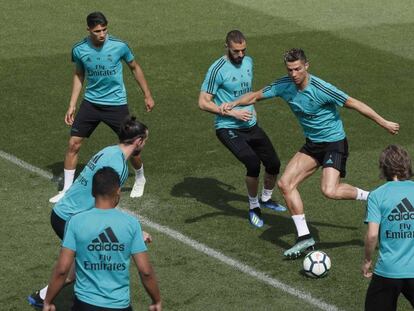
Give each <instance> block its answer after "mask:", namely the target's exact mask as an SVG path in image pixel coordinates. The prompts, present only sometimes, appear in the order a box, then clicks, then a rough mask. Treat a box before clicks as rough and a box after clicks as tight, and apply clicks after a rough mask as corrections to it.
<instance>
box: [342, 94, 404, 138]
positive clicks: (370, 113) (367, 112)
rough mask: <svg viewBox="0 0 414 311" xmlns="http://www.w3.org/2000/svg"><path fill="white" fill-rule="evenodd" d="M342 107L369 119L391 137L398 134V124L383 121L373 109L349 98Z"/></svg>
mask: <svg viewBox="0 0 414 311" xmlns="http://www.w3.org/2000/svg"><path fill="white" fill-rule="evenodd" d="M344 106H345V107H347V108H350V109H354V110H356V111H358V112H359V113H360V114H362V115H363V116H365V117H367V118H368V119H371V120H372V121H374V122H375V123H377V124H378V125H379V126H381V127H383V128H384V129H386V130H387V131H388V132H389V133H391V134H393V135H395V134H398V131H399V130H400V125H399V124H398V123H395V122H391V121H388V120H385V119H384V118H383V117H382V116H380V115H379V114H378V113H377V112H375V110H374V109H372V108H371V107H369V106H368V105H367V104H364V103H363V102H361V101H360V100H358V99H355V98H352V97H349V98H348V99H347V101H346V102H345V105H344Z"/></svg>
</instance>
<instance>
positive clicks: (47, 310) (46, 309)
mask: <svg viewBox="0 0 414 311" xmlns="http://www.w3.org/2000/svg"><path fill="white" fill-rule="evenodd" d="M42 310H43V311H56V307H55V305H54V304H48V303H46V302H45V303H44V304H43V309H42Z"/></svg>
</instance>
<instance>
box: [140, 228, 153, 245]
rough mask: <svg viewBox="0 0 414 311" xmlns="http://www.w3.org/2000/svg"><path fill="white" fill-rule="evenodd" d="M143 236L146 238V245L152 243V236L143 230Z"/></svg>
mask: <svg viewBox="0 0 414 311" xmlns="http://www.w3.org/2000/svg"><path fill="white" fill-rule="evenodd" d="M142 236H143V238H144V242H145V243H147V244H149V243H151V242H152V236H151V234H149V233H148V232H145V231H144V230H142Z"/></svg>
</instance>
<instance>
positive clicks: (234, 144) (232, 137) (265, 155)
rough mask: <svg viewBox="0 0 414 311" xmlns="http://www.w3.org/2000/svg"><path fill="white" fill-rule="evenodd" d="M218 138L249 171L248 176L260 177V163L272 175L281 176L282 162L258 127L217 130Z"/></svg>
mask: <svg viewBox="0 0 414 311" xmlns="http://www.w3.org/2000/svg"><path fill="white" fill-rule="evenodd" d="M216 135H217V138H218V139H219V140H220V141H221V142H222V143H223V145H224V146H226V147H227V148H228V149H229V150H230V151H231V153H233V154H234V156H235V157H236V158H237V159H238V160H239V161H240V162H242V163H243V164H244V165H245V167H246V169H247V176H250V177H258V176H259V174H260V162H262V163H263V165H264V167H265V170H266V172H267V173H268V174H270V175H277V174H279V170H280V160H279V157H278V155H277V153H276V151H275V149H274V148H273V145H272V143H271V141H270V139H269V137H267V135H266V133H265V132H264V131H263V130H262V129H261V128H260V127H259V126H258V125H254V126H252V127H250V128H242V129H229V128H223V129H218V130H216Z"/></svg>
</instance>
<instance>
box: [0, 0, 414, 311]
mask: <svg viewBox="0 0 414 311" xmlns="http://www.w3.org/2000/svg"><path fill="white" fill-rule="evenodd" d="M3 2H4V1H3ZM306 3H307V2H303V3H300V2H299V3H298V8H297V9H298V10H294V9H292V8H291V6H289V7H286V6H285V5H284V4H283V2H282V1H242V2H241V5H239V4H234V3H231V2H229V1H227V2H226V1H224V2H223V1H197V2H193V1H175V2H165V1H151V2H145V1H140V2H128V3H127V4H124V5H122V7H120V6H119V5H117V4H111V3H109V2H108V3H101V2H99V3H98V2H96V3H94V2H88V3H85V2H80V1H74V2H71V4H70V5H69V4H59V6H56V5H53V6H52V4H50V3H49V2H46V1H37V2H36V3H34V2H30V1H20V2H16V3H11V2H8V4H7V6H6V5H3V7H4V8H5V9H4V10H3V12H2V15H3V16H2V17H3V23H4V25H10V27H2V28H1V30H0V33H1V37H2V38H4V39H3V40H2V42H1V43H0V59H1V66H0V73H1V76H2V80H1V82H0V90H1V93H2V101H1V102H0V107H1V111H2V119H3V122H1V123H0V131H1V133H7V134H3V135H1V136H0V145H1V146H2V147H1V148H2V150H4V151H6V152H9V153H11V154H14V155H16V156H17V157H19V158H22V159H24V160H26V161H28V162H30V163H32V164H34V165H36V166H39V167H41V168H43V169H45V170H48V171H51V172H53V173H54V174H56V175H57V174H60V173H61V171H62V168H63V164H62V160H63V155H64V152H65V148H66V143H67V138H68V132H69V131H68V128H67V127H65V125H64V124H63V116H64V113H65V112H66V109H67V103H68V100H69V96H70V88H71V72H72V64H71V63H70V49H71V46H72V44H73V43H75V42H77V41H78V40H80V39H81V38H83V37H84V36H85V35H86V33H85V27H86V26H85V22H84V19H85V16H86V14H87V13H88V12H90V11H93V10H102V11H103V12H104V13H105V14H106V15H107V17H108V19H109V22H110V24H109V30H110V33H111V34H113V35H115V36H118V37H120V38H122V39H124V40H127V41H128V43H129V44H130V46H131V47H132V49H133V51H134V52H135V54H136V57H137V59H138V61H139V62H140V63H141V65H142V67H143V69H144V72H145V74H146V77H147V80H148V82H149V84H150V86H151V89H152V92H153V94H154V98H155V101H156V105H157V106H156V108H155V110H154V112H152V113H150V114H147V113H145V112H144V104H143V100H142V96H141V94H140V93H139V92H138V91H136V86H135V82H134V81H133V79H132V76H131V74H130V73H129V72H128V70H127V69H126V68H125V74H124V75H125V80H126V84H127V91H128V98H129V105H130V109H131V110H132V111H133V112H134V113H136V114H137V115H138V116H139V118H140V119H141V120H142V121H143V122H144V123H146V124H147V125H148V126H149V128H150V140H149V142H148V145H147V146H146V149H145V152H144V155H143V157H144V162H145V171H146V177H147V180H148V183H147V188H146V194H145V196H144V197H143V198H142V199H140V200H130V199H129V198H127V196H124V199H125V203H126V204H127V205H128V206H130V207H131V209H133V210H136V211H138V212H139V213H141V214H142V215H145V216H147V217H149V218H150V219H151V220H153V221H156V222H158V223H160V224H163V225H167V226H169V227H171V228H174V229H176V230H178V231H180V232H182V233H184V234H186V235H188V236H190V237H191V238H193V239H196V240H198V241H200V242H202V243H205V244H207V245H208V246H210V247H213V248H215V249H217V250H220V251H221V252H223V253H224V254H226V255H228V256H231V257H234V258H237V259H238V260H240V261H243V262H244V263H246V264H249V265H250V266H252V267H254V268H255V269H257V270H260V271H263V272H266V273H268V274H269V275H270V276H273V277H276V278H278V279H280V280H282V281H284V282H285V283H288V284H289V285H292V286H294V287H296V288H298V289H301V290H305V291H308V292H310V293H311V294H313V295H314V296H316V297H318V298H320V299H323V300H324V301H326V302H328V303H331V304H334V305H336V306H338V307H340V308H341V309H345V310H353V309H361V308H362V305H363V301H364V294H365V291H366V288H367V285H368V282H367V281H366V280H364V279H362V277H361V276H360V273H359V269H360V262H361V259H362V252H363V250H362V245H363V234H364V232H365V227H364V225H363V224H362V219H363V217H364V204H363V203H360V202H345V201H332V200H327V199H325V198H323V196H322V195H321V194H320V191H319V186H318V185H319V178H320V175H319V173H317V174H316V175H315V176H313V177H312V178H311V179H310V180H309V181H307V182H305V183H304V184H303V186H301V193H302V195H303V199H304V202H305V206H306V215H307V219H308V221H309V224H310V228H311V231H312V232H313V233H314V234H315V236H316V237H317V239H318V240H319V241H320V243H319V245H318V248H319V249H321V250H323V251H326V252H327V253H328V255H329V256H330V257H331V259H332V270H331V272H330V276H329V277H328V278H326V279H323V280H317V281H315V280H308V279H306V278H304V277H303V276H302V275H301V274H299V270H300V267H301V260H298V261H293V262H291V261H284V260H283V258H282V253H283V250H284V249H286V248H287V247H288V246H290V245H292V243H293V241H294V227H293V223H292V221H291V220H290V217H289V216H288V214H275V213H271V212H267V211H265V223H266V225H265V227H264V228H263V229H262V230H254V229H252V228H250V227H249V224H248V220H247V202H246V197H245V186H244V183H243V175H244V169H243V167H242V165H241V164H239V163H238V162H237V161H236V160H235V159H234V158H233V156H232V155H231V154H229V153H228V151H227V150H226V149H225V148H224V147H223V146H221V144H220V143H219V142H218V141H217V139H216V138H215V137H214V136H215V135H214V130H213V117H212V115H209V114H207V113H204V112H200V111H199V110H198V108H197V97H198V92H199V87H200V85H201V82H202V80H203V78H204V75H205V73H206V71H207V68H208V67H209V65H210V64H211V63H212V62H213V61H214V60H215V59H216V58H218V57H219V56H220V55H221V54H222V53H223V40H224V36H225V34H226V32H227V31H228V30H230V29H233V28H240V29H241V30H242V31H244V32H245V34H246V36H247V38H248V53H249V54H250V55H251V56H252V57H253V58H254V61H255V86H256V88H259V87H262V86H264V85H265V84H266V83H268V82H270V81H272V80H273V79H274V78H276V77H279V76H281V75H283V74H285V71H284V68H283V66H282V62H281V55H282V53H283V51H285V50H286V49H288V48H290V47H293V46H300V47H302V48H304V49H305V51H306V52H307V54H308V56H309V58H310V61H311V69H310V71H311V72H312V73H314V74H315V75H318V76H320V77H321V78H323V79H325V80H327V81H329V82H331V83H333V84H336V85H337V86H338V87H339V88H341V89H343V90H344V91H346V92H348V93H349V94H350V95H351V96H354V97H356V98H359V99H361V100H363V101H366V102H367V103H368V104H370V105H371V106H372V107H373V108H375V109H376V110H377V111H378V112H379V113H381V114H383V115H384V116H385V117H386V118H388V119H390V120H394V121H398V122H400V124H401V132H400V134H399V135H398V136H396V137H392V136H390V135H388V134H387V133H386V132H385V131H384V130H382V129H381V128H379V127H378V126H376V125H374V124H373V123H372V122H370V121H367V120H366V119H365V118H363V117H362V116H360V115H358V114H357V113H356V112H354V111H348V110H345V109H342V110H341V115H342V116H343V120H344V123H345V130H346V131H347V134H348V138H349V143H350V151H351V155H350V159H349V163H348V176H349V177H348V178H346V182H349V183H351V184H355V185H358V186H360V187H361V188H367V189H372V188H374V187H375V186H377V185H378V184H379V183H380V182H379V181H378V178H377V176H378V172H377V165H376V162H377V158H378V155H379V152H380V151H381V150H382V148H384V147H385V146H386V145H387V144H389V143H398V144H401V145H404V146H405V147H407V148H408V150H409V151H410V152H411V154H414V145H413V144H412V139H411V135H412V133H414V128H413V125H412V121H411V119H412V107H411V102H410V101H411V98H412V97H413V92H414V91H413V89H412V80H411V79H410V76H409V74H408V73H409V72H411V71H412V70H411V69H412V67H413V65H414V64H413V60H414V52H412V51H413V49H411V48H410V47H412V44H413V43H412V42H414V41H413V40H412V39H413V34H412V33H408V32H407V30H406V29H407V28H408V27H409V26H410V24H409V23H410V21H411V20H412V13H410V12H409V11H408V10H405V4H404V3H403V2H399V3H398V4H396V3H393V4H389V3H387V2H381V3H378V2H377V1H365V2H364V4H363V5H359V4H358V3H359V2H357V1H340V2H339V1H338V3H335V2H329V1H323V2H320V4H318V5H312V6H310V5H306ZM337 5H340V9H339V8H338V7H337ZM166 8H168V9H166ZM207 12H208V13H207ZM297 12H301V13H300V14H297ZM367 15H369V16H370V18H369V19H367V18H365V17H366V16H367ZM11 25H13V27H11ZM388 40H389V41H388ZM410 45H411V46H410ZM274 102H275V101H274V100H273V101H267V102H264V103H261V104H259V105H258V107H257V110H258V116H259V121H260V125H261V126H262V127H263V128H264V129H265V130H266V131H267V133H268V135H269V136H270V138H271V140H272V142H273V143H274V145H275V147H276V148H277V149H278V152H279V155H280V157H281V159H282V163H283V166H285V165H286V163H287V161H288V159H289V158H290V157H291V156H292V155H293V154H294V152H295V151H296V150H297V149H298V148H299V147H300V146H301V145H302V143H303V137H302V133H301V130H300V128H299V127H298V125H297V122H296V120H295V119H294V117H293V115H292V113H291V112H290V110H289V108H288V107H287V106H286V105H285V104H283V103H282V101H280V100H276V104H275V103H274ZM115 141H116V138H115V135H114V134H113V133H111V131H110V130H109V129H107V128H106V127H105V126H102V125H101V126H100V127H99V128H98V129H97V131H96V132H95V133H94V134H93V136H92V138H91V139H90V140H88V141H87V142H86V143H85V145H84V146H83V147H82V150H81V154H80V163H81V164H82V163H85V162H86V161H87V160H88V159H89V157H90V156H91V155H92V154H93V153H94V152H96V151H97V150H99V149H101V148H102V147H103V146H106V145H109V144H112V143H115ZM0 163H2V164H1V166H0V167H1V168H2V170H1V171H2V177H3V176H5V177H3V180H4V181H3V182H2V184H1V190H2V192H1V196H2V201H4V202H7V203H6V204H5V205H4V206H3V208H2V217H1V219H2V221H1V222H2V223H1V227H2V230H3V232H2V239H3V240H2V245H8V247H7V248H6V250H7V251H5V250H3V251H2V253H1V254H2V256H1V258H2V262H5V266H9V267H10V268H9V269H7V270H5V271H6V273H5V274H4V278H5V282H2V283H3V284H0V292H1V293H2V296H1V301H2V305H5V306H7V307H9V310H13V309H15V310H21V309H22V308H23V306H24V305H25V301H24V299H23V298H24V297H25V296H26V295H27V294H29V293H30V292H31V291H32V290H33V289H35V288H36V287H37V286H39V284H43V282H44V280H45V279H47V278H48V276H49V275H50V269H51V264H52V263H53V261H54V259H55V258H56V255H57V245H58V243H57V240H56V239H54V236H53V233H52V230H51V228H50V226H49V218H48V217H49V209H48V208H46V207H47V206H48V205H47V203H46V202H47V199H48V198H49V197H50V196H51V195H53V194H54V193H55V191H56V188H55V187H54V185H53V184H51V183H50V182H49V183H48V182H47V181H40V179H39V178H38V177H35V176H32V175H30V174H28V173H25V172H23V171H21V170H18V169H16V168H15V167H14V166H13V165H12V164H8V163H7V162H4V161H3V160H1V161H0ZM131 185H132V180H130V181H129V182H128V183H127V187H128V186H131ZM278 196H279V195H278ZM279 197H280V196H279ZM36 207H39V208H36ZM8 219H14V221H13V222H12V221H7V220H8ZM11 233H13V234H11ZM19 233H25V234H24V235H21V234H19ZM153 234H154V235H155V238H156V241H157V242H156V244H154V246H153V247H152V252H154V255H153V256H152V257H154V260H155V267H156V270H157V271H158V273H159V275H160V280H161V282H162V283H161V288H162V290H163V292H162V293H163V297H164V300H165V304H166V305H165V307H166V309H167V310H185V309H186V308H188V309H193V310H194V309H196V310H203V309H205V310H209V309H214V308H218V309H220V308H221V309H223V310H235V309H238V310H240V309H243V308H244V307H245V308H247V309H251V305H248V303H249V301H251V300H250V297H252V296H253V297H255V298H254V299H255V300H254V302H255V303H254V307H255V308H256V309H257V310H272V309H283V308H284V306H286V308H289V309H290V310H295V309H296V310H302V309H304V308H305V307H304V305H305V304H304V303H303V302H300V301H295V299H294V298H292V297H290V296H287V295H284V294H282V293H281V292H280V291H277V290H275V289H273V288H270V287H267V286H265V285H261V284H260V283H259V282H257V281H254V282H253V281H249V279H248V277H246V276H244V275H241V274H240V273H238V272H234V271H233V270H231V269H229V268H226V267H225V266H223V265H221V264H217V263H215V261H214V260H213V259H208V258H205V257H203V256H202V255H199V254H198V253H195V251H193V250H191V249H190V248H188V247H183V246H180V244H179V243H176V242H173V241H171V240H170V239H169V238H167V237H164V236H162V235H159V234H156V233H153ZM6 237H7V239H6ZM33 240H35V241H36V243H42V246H43V248H44V249H42V251H40V247H39V249H37V248H38V247H36V250H35V251H36V253H33V252H34V251H31V252H30V255H28V254H26V253H24V250H25V249H26V250H27V249H30V247H31V246H32V245H36V243H34V242H33ZM7 241H9V242H7ZM7 243H10V244H7ZM43 243H44V244H43ZM12 245H26V247H24V248H23V247H20V248H19V250H18V251H16V250H12ZM204 267H207V269H204ZM202 268H203V269H202ZM220 275H221V277H219V276H220ZM206 276H208V277H206ZM203 277H206V278H205V279H203ZM180 280H190V281H180ZM201 280H203V281H201ZM8 284H13V286H11V287H8V286H6V285H8ZM235 284H236V285H237V286H236V285H235ZM222 285H223V286H222ZM218 286H220V287H218ZM212 288H214V289H218V288H220V289H221V290H215V291H214V292H212V290H211V289H212ZM250 292H251V295H249V294H248V293H250ZM242 293H243V294H242ZM140 294H141V295H140V296H141V297H142V296H144V294H143V292H142V290H140ZM68 295H69V296H70V293H68ZM22 297H23V298H22ZM141 297H140V298H139V299H138V298H137V297H136V296H135V297H133V299H134V301H139V300H140V299H141ZM280 297H282V298H283V303H281V301H279V300H277V299H279V298H280ZM282 298H280V299H282ZM144 299H145V298H144ZM274 299H276V300H274ZM401 300H402V304H403V305H402V307H401V308H404V307H405V308H407V305H406V304H405V301H404V299H401ZM285 301H286V303H285ZM296 304H297V305H296ZM144 305H145V304H142V305H141V306H142V307H141V308H144V307H143V306H144ZM355 306H356V307H355ZM248 307H250V308H248ZM247 309H246V310H247Z"/></svg>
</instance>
